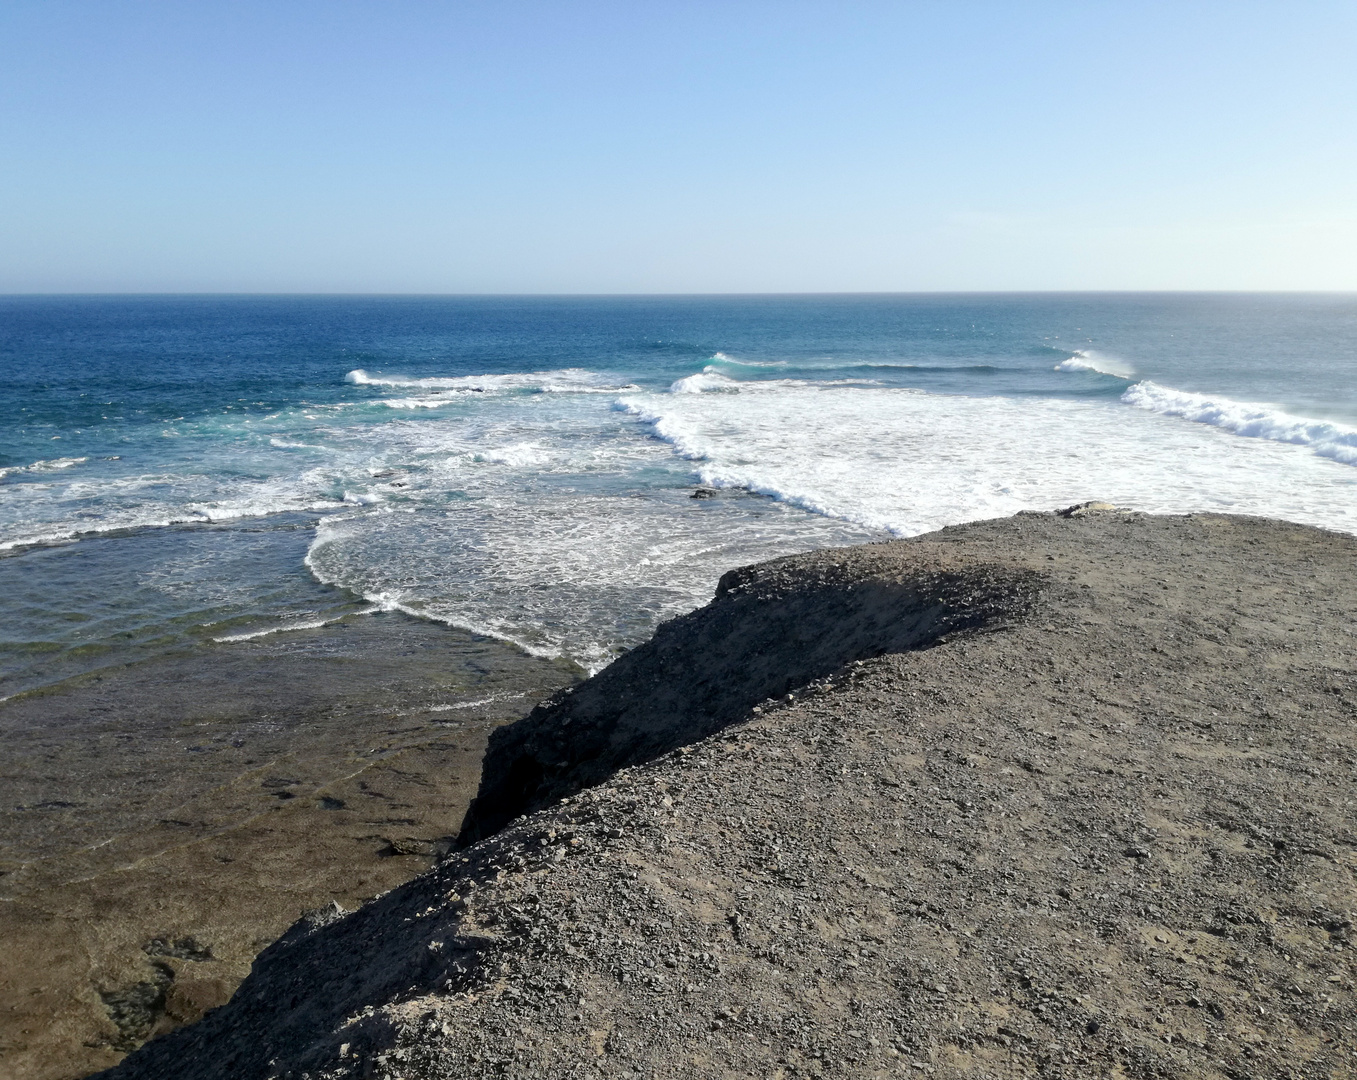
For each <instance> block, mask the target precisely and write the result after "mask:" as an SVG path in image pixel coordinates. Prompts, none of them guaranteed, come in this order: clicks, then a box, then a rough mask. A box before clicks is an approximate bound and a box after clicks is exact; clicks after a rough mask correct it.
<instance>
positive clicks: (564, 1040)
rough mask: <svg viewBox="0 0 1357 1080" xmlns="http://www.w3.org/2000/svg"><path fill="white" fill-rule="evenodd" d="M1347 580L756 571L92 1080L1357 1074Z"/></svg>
mask: <svg viewBox="0 0 1357 1080" xmlns="http://www.w3.org/2000/svg"><path fill="white" fill-rule="evenodd" d="M1355 566H1357V538H1353V537H1350V536H1344V535H1338V534H1333V533H1327V532H1323V531H1321V530H1317V529H1311V528H1306V527H1302V526H1296V525H1289V524H1285V523H1281V522H1274V521H1267V520H1261V519H1250V518H1239V517H1226V516H1213V515H1200V516H1189V517H1154V516H1149V515H1143V514H1133V513H1124V512H1119V511H1114V510H1082V511H1076V512H1075V513H1072V514H1068V515H1060V514H1024V515H1020V516H1018V517H1016V518H1012V519H1006V520H1001V521H991V522H981V523H977V524H974V525H968V526H963V527H957V528H952V529H947V530H943V531H942V532H940V533H934V534H931V535H929V536H925V537H919V538H916V539H913V540H907V541H898V542H894V543H889V544H881V545H871V546H868V547H863V548H853V549H845V550H836V551H822V552H815V553H811V554H808V555H804V556H797V557H794V558H790V559H783V560H778V561H776V562H773V563H769V564H764V565H762V566H759V567H752V568H748V569H745V570H741V571H738V572H736V573H734V574H733V575H729V576H727V578H726V579H724V580H723V582H722V586H721V589H720V591H719V592H718V595H717V597H716V599H715V600H713V602H712V603H711V604H710V605H709V606H708V607H706V608H704V609H702V610H701V611H698V612H695V613H693V614H692V615H689V616H685V617H684V618H683V619H680V620H676V621H675V622H673V623H670V624H668V625H667V626H666V627H664V628H662V629H661V631H660V632H659V633H658V634H657V635H656V638H655V639H654V641H652V642H651V643H650V644H649V645H647V646H645V647H643V648H641V649H637V650H635V651H634V652H633V653H631V654H629V655H628V656H626V657H624V658H623V659H622V660H620V661H619V662H618V663H617V664H615V665H614V666H613V667H612V668H610V669H609V671H607V672H604V673H603V674H601V675H600V676H598V677H596V678H595V679H593V680H591V681H590V682H588V683H585V684H582V685H581V686H580V687H578V688H576V689H575V690H574V691H573V692H572V693H570V694H567V695H563V696H560V697H558V698H557V699H555V700H553V701H552V702H550V703H546V704H544V705H543V706H542V707H540V708H539V709H538V710H536V711H535V712H534V713H533V714H532V715H531V716H529V717H528V718H527V719H525V720H524V721H521V722H520V723H519V724H517V725H514V726H513V727H511V728H509V729H505V730H504V731H502V732H501V733H498V734H497V735H496V737H495V739H494V742H493V744H492V747H491V750H490V753H489V755H488V756H487V760H486V766H485V771H484V776H483V780H482V785H481V790H480V794H479V795H478V797H477V801H476V803H475V804H474V805H473V809H472V811H471V812H469V814H468V819H467V822H466V823H465V827H464V830H463V840H464V842H465V845H466V846H464V847H463V848H462V849H461V850H459V851H457V852H455V853H454V854H453V855H451V856H450V857H449V858H448V859H446V860H445V861H444V862H443V863H441V864H440V865H438V866H437V867H435V868H434V869H433V870H431V871H430V872H428V873H427V874H425V875H424V876H422V877H420V878H418V879H416V880H414V881H412V882H410V883H408V884H407V885H404V886H402V887H401V888H399V889H396V890H394V891H393V892H391V893H388V894H387V895H385V896H383V897H380V898H379V899H377V900H375V901H373V902H372V903H369V904H367V905H365V906H364V907H362V908H360V909H359V910H358V911H355V912H352V913H343V912H341V911H338V910H336V909H331V910H329V911H320V912H316V913H313V914H312V915H311V916H309V917H308V918H307V919H305V920H303V921H302V922H300V923H298V924H297V925H296V926H294V927H293V928H292V930H290V931H289V932H288V933H287V934H286V935H285V936H284V937H283V938H282V939H280V940H279V941H278V942H277V943H275V944H274V945H273V946H271V947H270V948H269V949H268V950H266V951H265V952H264V953H263V954H261V955H260V957H259V958H258V960H257V961H256V962H255V965H254V969H253V972H252V974H251V975H250V977H249V978H248V979H247V980H246V981H245V983H244V984H243V985H242V986H241V987H240V989H239V990H238V991H237V993H236V994H235V996H234V998H232V1000H231V1002H230V1003H229V1004H227V1005H226V1006H224V1007H222V1008H220V1009H217V1010H215V1011H213V1012H211V1013H209V1014H208V1016H207V1017H206V1018H205V1019H204V1020H202V1021H201V1022H199V1023H198V1024H196V1025H193V1026H191V1027H187V1028H183V1029H180V1030H178V1031H175V1032H173V1033H171V1034H169V1035H167V1036H164V1037H162V1038H160V1039H158V1040H156V1041H154V1042H152V1043H150V1044H148V1045H146V1046H145V1047H143V1048H142V1049H141V1050H139V1051H137V1052H136V1053H134V1054H132V1055H131V1056H130V1057H128V1058H127V1059H126V1060H125V1061H124V1062H123V1063H122V1064H121V1065H119V1066H118V1067H116V1068H114V1069H112V1070H109V1071H108V1072H106V1073H103V1074H101V1076H103V1077H106V1078H108V1080H114V1078H116V1080H131V1078H146V1080H151V1078H155V1080H170V1078H185V1080H187V1078H199V1077H203V1078H206V1077H232V1078H240V1080H248V1078H254V1077H260V1078H264V1077H276V1078H278V1080H283V1078H292V1080H302V1078H304V1077H305V1078H314V1080H321V1078H326V1080H331V1078H333V1080H338V1078H341V1077H343V1078H348V1077H380V1078H387V1080H394V1078H397V1077H400V1078H404V1080H442V1078H453V1077H480V1076H487V1077H488V1076H496V1077H500V1076H525V1077H526V1076H531V1077H562V1078H564V1077H572V1078H573V1077H591V1076H611V1075H627V1076H638V1075H639V1076H647V1077H650V1076H653V1077H666V1078H667V1077H675V1078H677V1077H692V1076H712V1077H715V1076H734V1075H757V1076H769V1077H800V1076H855V1077H856V1076H864V1077H865V1076H873V1077H875V1076H882V1077H886V1076H892V1077H894V1076H913V1075H924V1076H934V1077H990V1076H1014V1077H1017V1076H1034V1077H1035V1076H1042V1077H1055V1076H1067V1077H1089V1076H1137V1077H1162V1076H1180V1077H1230V1078H1240V1077H1253V1076H1257V1077H1263V1076H1293V1077H1321V1076H1322V1077H1335V1076H1351V1075H1354V1072H1357V1039H1355V1038H1354V1035H1353V1032H1354V1031H1357V992H1354V982H1357V963H1355V962H1354V961H1355V960H1357V953H1354V942H1353V932H1352V928H1353V920H1354V909H1357V832H1355V831H1354V823H1353V820H1354V819H1353V784H1354V779H1357V750H1354V746H1357V738H1354V721H1357V664H1355V663H1354V659H1353V657H1354V652H1355V651H1357V649H1355V647H1357V636H1354V635H1355V634H1357V579H1355V577H1354V569H1353V568H1354V567H1355ZM519 814H523V815H525V816H517V815H519Z"/></svg>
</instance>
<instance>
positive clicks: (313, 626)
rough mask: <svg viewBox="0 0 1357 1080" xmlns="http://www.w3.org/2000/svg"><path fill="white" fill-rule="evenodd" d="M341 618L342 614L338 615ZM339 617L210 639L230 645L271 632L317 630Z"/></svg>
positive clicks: (266, 635)
mask: <svg viewBox="0 0 1357 1080" xmlns="http://www.w3.org/2000/svg"><path fill="white" fill-rule="evenodd" d="M340 618H342V616H340ZM338 621H339V618H334V619H311V620H309V621H306V622H291V623H283V624H281V625H279V626H266V627H265V628H264V629H263V630H250V631H248V632H246V633H243V634H224V635H223V636H221V637H214V638H213V639H212V640H213V641H215V642H216V643H217V644H219V645H231V644H235V643H236V642H240V641H254V640H255V639H257V638H262V637H268V636H269V635H271V634H284V633H287V632H288V631H290V630H319V629H320V628H321V627H322V626H329V625H330V624H331V623H333V622H338Z"/></svg>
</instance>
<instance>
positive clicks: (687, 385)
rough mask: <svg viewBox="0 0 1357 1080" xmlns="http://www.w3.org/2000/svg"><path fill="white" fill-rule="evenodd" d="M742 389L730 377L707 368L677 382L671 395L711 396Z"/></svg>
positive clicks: (670, 388) (672, 388) (670, 389)
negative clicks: (713, 393)
mask: <svg viewBox="0 0 1357 1080" xmlns="http://www.w3.org/2000/svg"><path fill="white" fill-rule="evenodd" d="M739 389H740V383H739V382H737V381H736V380H735V379H732V378H731V377H730V376H729V375H722V374H721V373H720V372H719V371H712V370H711V368H707V369H706V370H705V371H699V372H698V373H697V374H696V375H689V376H687V377H686V378H682V379H679V380H677V381H676V382H675V383H674V384H673V385H672V386H671V387H669V391H670V393H673V394H710V393H712V392H716V393H722V392H727V391H729V392H734V391H737V390H739Z"/></svg>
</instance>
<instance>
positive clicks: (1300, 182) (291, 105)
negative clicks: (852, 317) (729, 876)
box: [0, 0, 1357, 293]
mask: <svg viewBox="0 0 1357 1080" xmlns="http://www.w3.org/2000/svg"><path fill="white" fill-rule="evenodd" d="M1354 56H1357V4H1353V3H1351V2H1350V0H1348V2H1344V3H1310V2H1306V0H1290V2H1282V0H1276V2H1269V3H1255V2H1250V0H1230V2H1195V0H1176V2H1174V3H1157V2H1155V0H1126V2H1103V0H1077V2H1076V0H1070V2H1043V0H1022V2H1018V0H1012V2H1003V3H1000V2H993V3H987V2H972V0H929V2H908V0H897V2H893V3H885V2H854V0H834V2H831V0H821V2H804V3H803V2H798V0H778V2H758V0H751V2H744V0H720V2H712V3H708V2H706V0H683V2H666V3H658V2H649V0H625V2H618V3H612V2H571V0H555V2H520V0H486V2H479V0H478V2H456V0H443V2H439V3H432V2H429V3H425V2H415V0H369V2H349V0H325V2H316V3H310V2H305V0H269V2H266V3H265V2H255V0H230V2H225V0H221V2H193V0H178V2H175V3H160V2H154V0H145V2H124V0H87V2H68V0H5V2H4V3H3V5H0V292H398V293H536V292H546V293H599V292H602V293H636V292H640V293H660V292H699V293H708V292H836V291H932V290H941V291H953V290H1046V289H1061V290H1065V289H1260V290H1272V289H1277V290H1289V289H1299V290H1329V289H1333V290H1352V289H1357V62H1354V60H1353V57H1354Z"/></svg>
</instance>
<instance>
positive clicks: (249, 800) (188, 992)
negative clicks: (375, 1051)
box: [0, 615, 572, 1080]
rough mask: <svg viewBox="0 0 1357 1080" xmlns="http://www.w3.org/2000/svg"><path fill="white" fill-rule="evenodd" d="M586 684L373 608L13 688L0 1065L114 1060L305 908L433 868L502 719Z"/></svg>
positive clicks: (219, 991) (62, 1065) (84, 1066)
mask: <svg viewBox="0 0 1357 1080" xmlns="http://www.w3.org/2000/svg"><path fill="white" fill-rule="evenodd" d="M571 679H572V673H570V672H568V671H564V670H561V669H559V668H558V667H557V666H555V665H552V664H550V663H548V662H546V661H541V660H534V659H532V658H526V657H523V656H522V654H521V653H519V652H518V650H514V649H511V648H509V647H508V646H504V645H499V644H498V643H495V642H488V641H486V640H485V639H475V638H472V637H471V635H467V634H463V633H460V632H457V631H450V630H447V629H446V628H443V627H438V626H434V625H431V624H428V623H422V622H418V621H415V620H410V619H406V618H404V617H403V616H400V617H397V618H395V619H392V618H388V617H386V616H384V615H373V616H367V617H365V618H364V619H363V620H359V621H357V622H356V623H354V624H351V625H350V624H341V625H337V626H331V627H326V628H323V629H318V630H312V631H302V632H299V633H297V634H295V635H292V636H290V637H289V636H287V635H277V636H276V637H272V638H263V639H261V640H259V641H258V642H247V643H243V644H235V645H214V646H209V647H206V648H203V649H200V650H197V651H195V652H190V653H188V654H186V655H184V656H179V657H168V658H165V659H163V660H156V661H149V662H144V663H140V664H135V665H131V666H128V667H119V668H110V669H105V670H104V671H102V672H99V673H96V674H94V675H90V676H85V677H82V678H79V679H74V680H70V681H68V682H67V683H65V684H62V685H59V686H56V687H53V688H50V689H48V690H46V691H39V692H35V693H29V694H26V695H21V696H18V697H15V698H11V699H9V700H8V701H5V702H3V703H0V740H3V745H4V754H3V755H2V756H0V942H2V943H3V947H2V948H0V1077H3V1078H4V1080H70V1078H74V1077H79V1076H84V1075H87V1074H88V1073H90V1072H92V1071H93V1070H95V1069H100V1068H105V1067H107V1066H109V1065H112V1064H113V1063H115V1062H116V1061H118V1060H119V1059H120V1058H121V1057H122V1056H123V1055H124V1054H125V1053H126V1052H128V1051H130V1050H132V1049H135V1048H136V1047H137V1046H138V1045H140V1044H141V1042H143V1041H144V1040H145V1039H146V1038H148V1037H151V1036H154V1035H158V1034H162V1033H164V1032H166V1031H169V1030H171V1029H173V1028H174V1027H177V1026H179V1025H182V1024H185V1023H190V1022H192V1021H194V1020H197V1019H198V1018H200V1017H201V1016H202V1015H203V1014H204V1013H205V1012H207V1011H208V1010H210V1009H212V1008H215V1007H217V1006H219V1005H222V1004H224V1003H225V1002H226V1001H227V1000H228V999H229V998H230V996H231V994H232V992H233V991H234V990H235V988H236V986H237V985H238V984H239V983H240V981H241V979H243V978H244V977H245V976H246V974H248V972H249V970H250V964H251V962H252V960H253V959H254V957H255V955H256V954H257V953H258V952H259V951H260V949H262V948H264V947H265V946H267V945H268V944H269V943H270V942H272V941H273V940H274V939H275V938H277V937H278V935H279V934H280V933H281V932H282V931H283V930H285V929H286V928H287V927H288V925H290V924H291V923H293V922H295V921H296V919H297V917H298V916H299V915H300V914H301V913H302V912H304V911H306V910H308V909H313V908H315V907H317V906H318V905H325V904H329V903H330V902H331V901H332V900H337V901H339V902H340V903H342V904H344V905H345V906H347V907H350V908H353V907H357V906H358V905H359V904H360V903H361V902H362V901H363V900H365V899H368V898H371V897H373V896H375V895H377V894H379V893H382V892H385V891H387V890H388V889H391V888H392V887H394V886H396V885H398V884H400V883H401V882H403V881H406V880H408V879H409V878H411V877H413V876H415V875H416V874H418V873H420V872H421V871H423V870H425V869H427V868H428V867H429V866H430V864H431V863H432V862H433V861H434V859H435V858H436V856H437V855H439V854H443V853H446V852H447V851H448V850H449V849H450V848H451V847H452V842H453V840H454V838H455V836H456V833H457V830H458V828H459V827H460V823H461V819H462V817H463V815H464V813H465V810H466V806H467V804H468V802H469V801H470V799H471V797H472V796H473V795H474V794H475V789H476V785H477V783H478V780H479V776H480V759H481V755H482V753H483V752H484V747H485V739H486V736H487V735H488V734H489V732H490V731H491V730H492V729H493V728H494V727H495V726H496V725H497V724H499V723H503V722H504V721H506V720H512V719H516V718H519V717H521V716H522V715H523V713H524V712H526V711H527V708H528V706H529V705H530V704H531V703H532V702H533V701H536V700H538V699H539V698H541V697H543V696H545V695H546V694H548V693H550V692H551V691H553V690H555V689H557V688H558V687H559V686H561V685H562V684H564V683H567V682H569V681H571Z"/></svg>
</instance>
